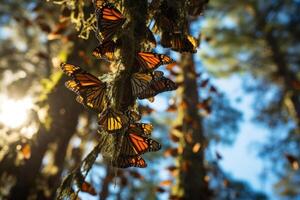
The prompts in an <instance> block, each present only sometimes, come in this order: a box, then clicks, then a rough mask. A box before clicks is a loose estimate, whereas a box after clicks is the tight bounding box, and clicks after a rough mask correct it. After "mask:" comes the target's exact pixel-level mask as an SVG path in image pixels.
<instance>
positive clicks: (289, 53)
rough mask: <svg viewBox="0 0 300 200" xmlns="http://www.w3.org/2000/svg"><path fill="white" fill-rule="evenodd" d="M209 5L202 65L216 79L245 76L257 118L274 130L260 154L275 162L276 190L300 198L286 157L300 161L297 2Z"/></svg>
mask: <svg viewBox="0 0 300 200" xmlns="http://www.w3.org/2000/svg"><path fill="white" fill-rule="evenodd" d="M210 5H211V6H212V9H211V10H210V12H209V13H208V15H207V19H208V21H207V23H206V24H204V29H205V31H203V33H204V35H205V36H204V38H206V42H205V44H204V47H205V48H203V52H202V59H203V61H204V65H205V66H208V69H209V70H210V71H211V72H212V73H214V74H215V75H217V76H223V77H224V76H229V75H232V74H233V73H237V74H243V79H244V80H245V86H246V89H247V91H248V92H249V91H253V92H255V94H256V95H257V96H258V97H259V101H256V102H255V105H253V106H254V108H255V110H256V119H255V120H257V122H259V123H264V124H265V125H267V126H268V127H269V128H270V129H273V130H276V131H272V135H270V143H269V144H267V145H265V146H264V148H262V155H263V156H265V157H268V158H269V159H270V161H272V162H276V164H274V163H273V164H271V165H272V168H273V170H274V169H275V170H276V171H277V172H278V175H279V177H280V178H281V179H282V181H280V182H281V183H283V182H284V183H285V184H278V185H277V187H276V191H280V192H279V193H281V194H282V195H284V196H290V197H294V198H297V197H299V193H298V192H296V191H297V189H296V188H294V189H293V186H292V185H295V184H287V182H289V181H290V182H294V183H295V181H296V179H297V178H296V177H297V175H296V174H298V172H296V171H295V172H292V171H291V170H292V168H291V166H290V164H288V159H285V157H286V156H285V155H286V154H288V155H294V156H295V162H298V160H299V157H298V155H299V152H298V150H297V149H298V147H299V137H298V136H299V119H300V118H299V116H300V115H299V105H300V104H299V103H300V102H299V59H298V57H299V56H298V50H299V39H298V37H297V36H296V34H297V33H298V32H299V30H298V28H299V26H297V25H298V24H299V17H298V14H297V13H298V12H299V8H300V7H299V2H297V1H285V0H282V1H281V0H279V1H264V2H260V1H248V2H236V3H233V4H228V3H227V2H226V1H219V2H213V3H211V4H210ZM286 130H287V131H286ZM286 132H287V133H286ZM296 155H297V156H296ZM278 158H282V159H278ZM282 160H284V162H282ZM291 173H292V174H293V175H292V176H291ZM287 180H289V181H287ZM279 188H281V189H279Z"/></svg>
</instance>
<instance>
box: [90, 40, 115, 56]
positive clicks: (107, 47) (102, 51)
mask: <svg viewBox="0 0 300 200" xmlns="http://www.w3.org/2000/svg"><path fill="white" fill-rule="evenodd" d="M115 49H116V43H115V42H114V41H112V40H109V41H104V42H103V43H102V44H100V45H99V46H97V47H96V48H95V49H94V50H93V56H95V57H96V58H98V59H100V58H106V59H108V60H113V59H114V52H115Z"/></svg>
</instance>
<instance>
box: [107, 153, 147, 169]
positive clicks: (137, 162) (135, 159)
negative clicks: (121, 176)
mask: <svg viewBox="0 0 300 200" xmlns="http://www.w3.org/2000/svg"><path fill="white" fill-rule="evenodd" d="M112 165H113V166H114V167H118V168H127V167H139V168H145V167H147V163H146V161H145V160H144V159H143V158H142V157H141V156H121V155H120V156H119V157H118V158H117V159H116V160H114V161H113V162H112Z"/></svg>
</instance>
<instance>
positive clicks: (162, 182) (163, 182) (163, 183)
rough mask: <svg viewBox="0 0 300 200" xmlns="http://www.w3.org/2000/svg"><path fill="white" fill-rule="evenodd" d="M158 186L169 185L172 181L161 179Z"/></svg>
mask: <svg viewBox="0 0 300 200" xmlns="http://www.w3.org/2000/svg"><path fill="white" fill-rule="evenodd" d="M159 185H160V186H170V185H172V181H171V180H165V181H161V182H160V183H159Z"/></svg>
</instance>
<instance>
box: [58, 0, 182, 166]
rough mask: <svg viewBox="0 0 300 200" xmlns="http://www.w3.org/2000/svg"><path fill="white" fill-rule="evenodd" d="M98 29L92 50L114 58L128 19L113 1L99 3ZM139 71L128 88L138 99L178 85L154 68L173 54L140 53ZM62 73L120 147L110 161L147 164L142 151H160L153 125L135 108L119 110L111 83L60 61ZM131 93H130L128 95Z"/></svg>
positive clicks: (102, 128) (101, 56) (100, 54)
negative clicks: (117, 38) (99, 39)
mask: <svg viewBox="0 0 300 200" xmlns="http://www.w3.org/2000/svg"><path fill="white" fill-rule="evenodd" d="M95 7H96V9H95V10H96V11H95V12H96V17H97V23H98V31H99V32H100V35H101V37H102V42H101V44H100V45H99V46H98V47H97V48H96V49H95V50H94V51H93V55H94V56H96V57H97V58H103V59H109V60H114V59H115V58H114V56H113V55H114V51H115V48H116V42H115V41H114V40H113V39H114V36H115V35H116V33H117V31H119V30H120V29H121V28H122V25H123V24H124V23H125V21H126V18H125V17H124V16H123V15H122V13H121V12H120V11H119V10H118V9H117V8H116V7H115V6H114V5H113V4H111V3H104V4H101V5H96V6H95ZM135 60H136V62H135V66H136V72H135V73H133V74H132V76H131V78H130V81H129V83H128V87H131V90H130V91H131V93H130V95H132V96H133V97H134V98H135V99H137V98H138V99H146V98H147V99H149V98H153V97H154V96H155V95H157V94H159V93H161V92H165V91H171V90H175V89H177V85H176V84H175V83H174V82H173V81H172V80H170V79H168V78H166V77H164V76H163V75H164V73H163V72H162V71H155V69H157V68H158V67H159V66H161V65H165V64H172V63H174V60H172V59H171V58H170V57H168V56H166V55H163V54H157V53H152V52H137V53H136V57H135ZM61 69H62V70H63V72H64V73H65V74H66V75H67V76H69V77H70V78H71V79H70V80H68V81H67V82H66V83H65V85H66V87H67V88H68V89H70V90H71V91H73V92H75V93H76V94H77V97H76V100H77V101H78V102H79V103H81V104H83V105H85V106H86V107H89V108H91V109H93V110H95V111H96V112H97V113H99V115H98V124H99V126H100V128H101V130H105V132H106V133H108V134H112V135H113V136H114V137H115V141H117V144H118V147H119V148H120V150H119V153H118V156H116V158H113V160H112V161H111V163H112V165H113V166H115V167H119V168H127V167H140V168H144V167H146V166H147V164H146V162H145V160H144V159H143V158H142V157H141V154H144V153H146V152H150V151H158V150H159V149H160V148H161V145H160V144H159V143H158V142H157V141H155V140H153V139H151V138H150V136H151V132H152V129H153V127H152V125H151V124H146V123H140V122H139V121H140V119H141V117H140V116H139V114H137V113H136V112H134V111H133V110H132V111H131V110H123V111H120V110H116V109H115V108H114V107H113V106H112V103H111V99H110V98H109V95H108V94H110V93H109V90H110V89H111V88H112V87H109V86H110V84H113V83H109V82H104V81H102V80H100V79H98V78H97V77H95V76H94V75H92V74H90V73H88V72H87V71H85V70H83V69H82V68H80V67H77V66H74V65H72V64H66V63H63V64H61ZM128 95H129V94H128Z"/></svg>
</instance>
